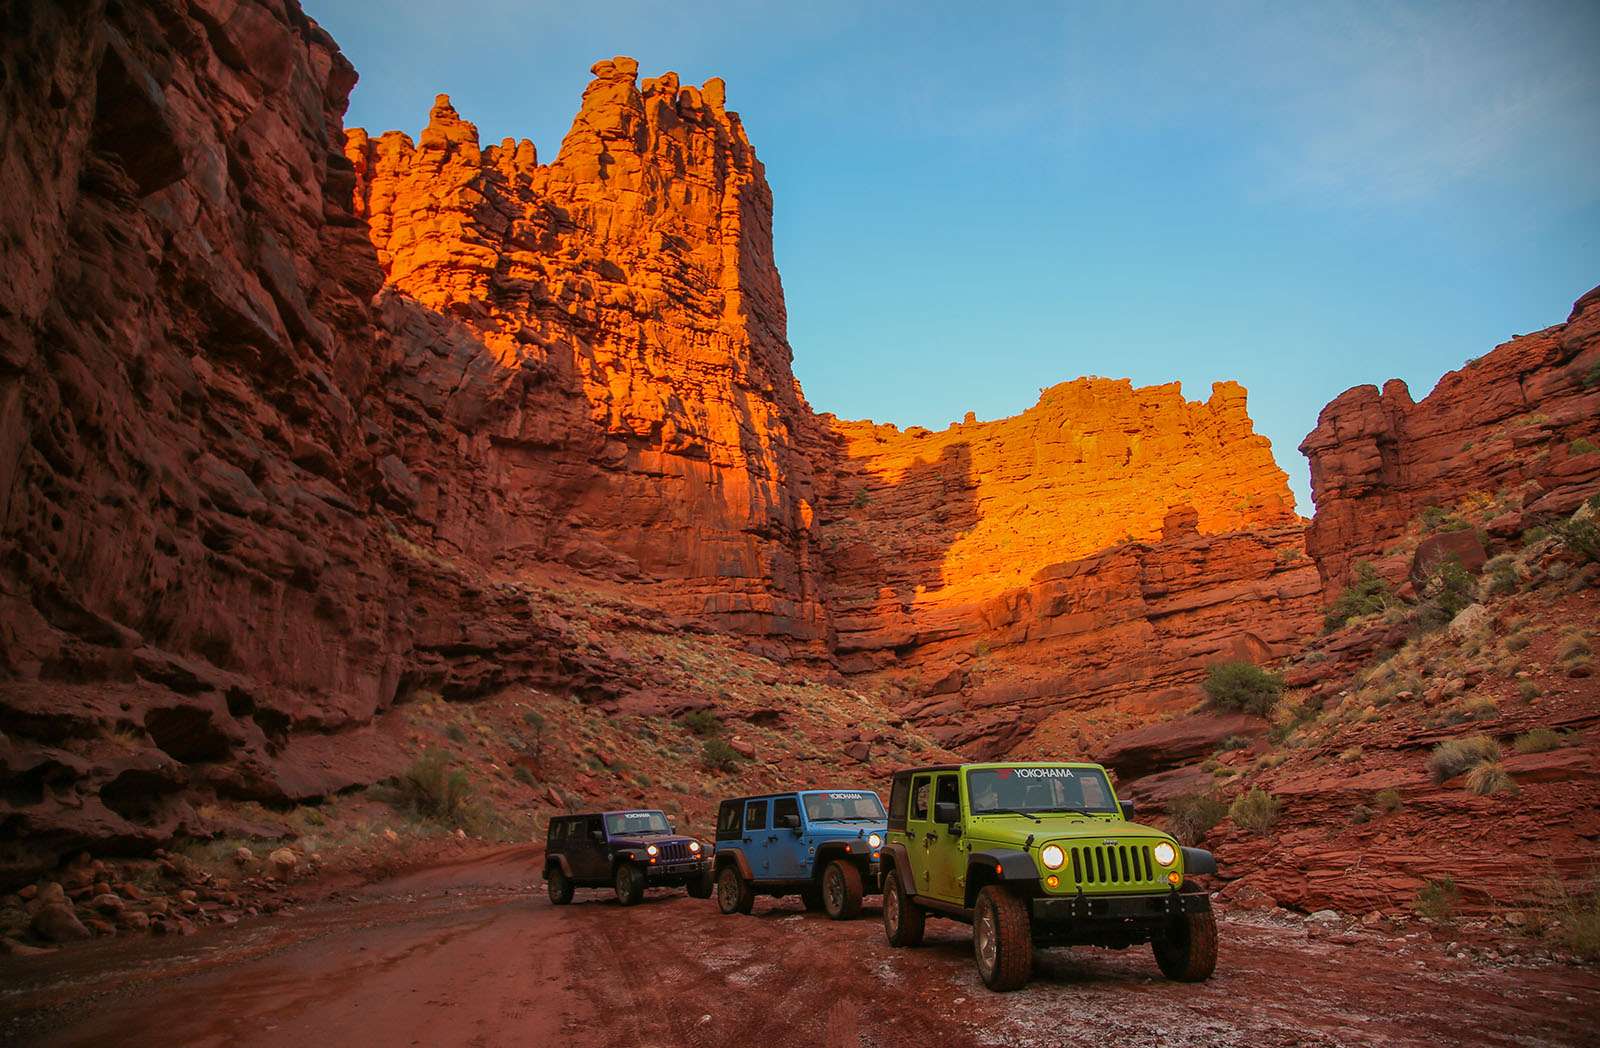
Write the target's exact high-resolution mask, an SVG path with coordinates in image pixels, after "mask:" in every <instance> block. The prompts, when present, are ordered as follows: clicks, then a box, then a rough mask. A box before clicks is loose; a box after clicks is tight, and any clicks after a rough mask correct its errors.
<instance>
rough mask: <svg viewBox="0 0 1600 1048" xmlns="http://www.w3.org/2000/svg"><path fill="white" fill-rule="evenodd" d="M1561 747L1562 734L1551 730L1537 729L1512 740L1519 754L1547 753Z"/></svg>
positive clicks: (1513, 747)
mask: <svg viewBox="0 0 1600 1048" xmlns="http://www.w3.org/2000/svg"><path fill="white" fill-rule="evenodd" d="M1560 745H1561V733H1560V732H1557V731H1553V730H1552V729H1550V728H1535V729H1533V730H1532V731H1529V732H1524V733H1522V734H1521V735H1518V736H1517V737H1516V738H1515V739H1513V740H1511V747H1512V749H1514V750H1516V751H1517V752H1518V753H1546V752H1548V751H1550V750H1553V749H1555V748H1556V747H1558V746H1560Z"/></svg>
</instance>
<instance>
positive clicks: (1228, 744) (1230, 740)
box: [1217, 735, 1250, 753]
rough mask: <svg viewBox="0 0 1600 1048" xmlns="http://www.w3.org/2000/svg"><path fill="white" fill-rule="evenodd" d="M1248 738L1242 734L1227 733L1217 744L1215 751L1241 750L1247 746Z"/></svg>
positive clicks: (1248, 743)
mask: <svg viewBox="0 0 1600 1048" xmlns="http://www.w3.org/2000/svg"><path fill="white" fill-rule="evenodd" d="M1249 745H1250V740H1249V739H1247V738H1245V737H1244V736H1243V735H1229V736H1228V737H1227V738H1226V739H1223V740H1222V741H1221V742H1220V743H1218V744H1217V752H1219V753H1226V752H1228V751H1229V750H1242V749H1246V748H1248V747H1249Z"/></svg>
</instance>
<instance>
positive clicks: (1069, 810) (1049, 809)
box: [1033, 808, 1110, 815]
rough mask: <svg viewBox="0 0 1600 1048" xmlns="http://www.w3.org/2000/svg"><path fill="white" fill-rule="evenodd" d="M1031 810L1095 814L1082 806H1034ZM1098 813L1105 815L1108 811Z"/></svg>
mask: <svg viewBox="0 0 1600 1048" xmlns="http://www.w3.org/2000/svg"><path fill="white" fill-rule="evenodd" d="M1033 810H1034V811H1043V812H1070V813H1071V814H1073V815H1093V814H1095V813H1094V812H1092V811H1085V810H1084V809H1082V808H1035V809H1033ZM1100 814H1102V815H1105V814H1110V813H1109V812H1101V813H1100Z"/></svg>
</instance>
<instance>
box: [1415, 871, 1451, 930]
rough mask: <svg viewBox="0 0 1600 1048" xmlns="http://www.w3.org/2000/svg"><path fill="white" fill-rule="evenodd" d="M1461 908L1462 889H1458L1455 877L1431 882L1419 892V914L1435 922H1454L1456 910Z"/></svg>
mask: <svg viewBox="0 0 1600 1048" xmlns="http://www.w3.org/2000/svg"><path fill="white" fill-rule="evenodd" d="M1460 906H1461V889H1460V888H1457V887H1456V882H1455V878H1454V877H1440V878H1439V879H1438V880H1430V881H1429V882H1428V883H1427V885H1426V886H1424V887H1423V889H1422V890H1421V891H1419V892H1417V902H1416V910H1417V913H1418V914H1420V915H1421V916H1423V917H1428V918H1431V919H1432V920H1435V921H1441V922H1449V921H1452V920H1454V919H1455V916H1456V910H1457V909H1459V908H1460Z"/></svg>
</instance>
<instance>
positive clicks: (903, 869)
mask: <svg viewBox="0 0 1600 1048" xmlns="http://www.w3.org/2000/svg"><path fill="white" fill-rule="evenodd" d="M878 864H879V865H878V868H879V869H880V870H882V871H883V872H882V873H881V874H880V880H881V878H883V877H888V876H889V871H891V870H893V871H894V876H895V877H897V878H899V880H900V891H901V892H903V893H904V894H905V896H906V898H908V899H909V898H911V897H912V896H914V895H916V894H917V886H916V884H915V883H914V882H913V880H912V876H911V856H909V855H908V854H906V846H905V845H904V844H899V843H894V844H886V845H884V846H883V847H882V848H880V849H879V850H878ZM879 887H880V888H881V887H882V884H879Z"/></svg>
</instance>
